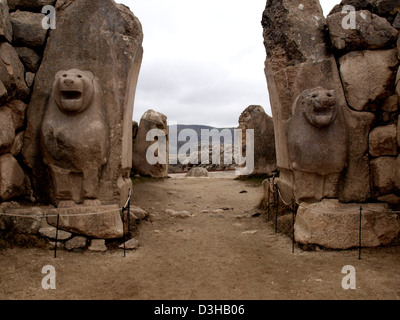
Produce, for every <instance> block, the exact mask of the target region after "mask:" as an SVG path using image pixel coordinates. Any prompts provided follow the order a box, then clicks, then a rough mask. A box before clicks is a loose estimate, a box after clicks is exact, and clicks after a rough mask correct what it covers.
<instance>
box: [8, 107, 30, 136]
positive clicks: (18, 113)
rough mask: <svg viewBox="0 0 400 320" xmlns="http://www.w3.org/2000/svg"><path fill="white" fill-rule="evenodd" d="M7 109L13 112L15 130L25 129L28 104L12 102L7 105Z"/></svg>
mask: <svg viewBox="0 0 400 320" xmlns="http://www.w3.org/2000/svg"><path fill="white" fill-rule="evenodd" d="M7 108H9V109H10V110H11V111H12V117H13V121H14V126H15V130H19V129H21V128H22V127H24V126H25V114H26V108H27V104H26V103H24V102H23V101H21V100H12V101H10V102H9V103H7Z"/></svg>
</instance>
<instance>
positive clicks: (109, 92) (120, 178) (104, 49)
mask: <svg viewBox="0 0 400 320" xmlns="http://www.w3.org/2000/svg"><path fill="white" fill-rule="evenodd" d="M56 9H57V29H56V30H51V32H50V35H49V37H48V39H47V44H46V50H45V54H44V57H43V61H42V64H41V67H40V69H39V71H38V73H37V74H36V78H35V84H34V88H33V93H32V98H31V101H30V104H29V106H28V114H27V118H28V124H27V130H26V132H25V142H24V148H23V156H24V161H25V162H26V164H27V165H28V166H29V167H30V168H32V171H33V179H32V180H33V188H34V192H35V195H36V196H37V197H39V198H41V199H44V200H48V199H50V200H51V199H52V198H53V199H54V190H52V189H51V188H50V190H49V188H48V185H49V181H50V180H51V178H50V175H49V172H48V170H47V167H46V166H45V165H44V163H43V161H42V159H41V157H42V155H41V153H40V147H39V146H40V136H41V127H42V122H43V118H44V115H45V112H46V108H47V106H48V101H49V97H50V94H51V91H52V86H53V83H54V79H55V75H56V74H57V73H58V72H59V71H60V70H70V69H79V70H82V71H90V72H91V73H92V74H93V75H94V76H95V77H96V79H97V81H98V83H99V84H100V86H101V89H102V91H103V98H102V102H103V104H104V106H105V108H106V110H105V113H106V119H107V121H108V125H109V129H110V131H109V132H110V135H109V137H108V139H109V145H110V149H109V158H108V161H107V164H106V165H105V166H104V167H103V169H102V176H101V177H100V180H99V186H98V192H97V196H96V198H97V199H99V200H101V201H102V202H104V203H118V204H119V205H120V206H122V205H123V204H124V203H125V202H126V199H127V197H128V191H129V189H130V188H131V187H132V182H131V180H130V179H129V175H130V171H131V167H132V115H133V105H134V97H135V90H136V84H137V79H138V75H139V70H140V65H141V61H142V54H143V49H142V41H143V33H142V28H141V24H140V22H139V20H138V19H137V18H136V17H135V16H134V15H133V14H132V12H130V11H129V9H128V8H127V7H125V6H123V5H120V4H116V3H115V2H114V1H112V0H98V1H90V0H76V1H70V0H67V1H62V3H61V4H60V5H57V7H56ZM77 26H79V32H71V30H76V28H77ZM85 125H87V124H86V123H83V124H78V123H77V127H79V126H85ZM46 190H49V192H48V191H46Z"/></svg>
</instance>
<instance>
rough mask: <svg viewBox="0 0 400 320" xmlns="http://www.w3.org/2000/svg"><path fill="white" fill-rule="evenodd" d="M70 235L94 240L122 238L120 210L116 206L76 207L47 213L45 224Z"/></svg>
mask: <svg viewBox="0 0 400 320" xmlns="http://www.w3.org/2000/svg"><path fill="white" fill-rule="evenodd" d="M57 215H60V219H59V228H60V229H62V230H64V231H68V232H71V233H75V234H79V235H83V236H87V237H92V238H96V239H118V238H122V236H123V226H122V219H121V210H119V209H118V206H116V205H115V206H114V205H113V206H96V207H90V206H76V207H71V208H62V209H60V208H58V209H53V210H50V211H49V217H47V222H48V223H49V224H50V225H52V226H54V227H55V226H57Z"/></svg>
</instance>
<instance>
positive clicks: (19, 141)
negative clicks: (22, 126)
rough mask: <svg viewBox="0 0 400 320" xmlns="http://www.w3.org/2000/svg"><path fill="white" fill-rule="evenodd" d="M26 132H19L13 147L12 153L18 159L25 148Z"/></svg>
mask: <svg viewBox="0 0 400 320" xmlns="http://www.w3.org/2000/svg"><path fill="white" fill-rule="evenodd" d="M24 133H25V132H24V131H21V132H18V133H17V135H16V136H15V139H14V143H13V144H12V146H11V149H10V153H11V154H12V155H13V156H14V157H16V156H18V155H19V154H20V153H21V151H22V147H23V146H24Z"/></svg>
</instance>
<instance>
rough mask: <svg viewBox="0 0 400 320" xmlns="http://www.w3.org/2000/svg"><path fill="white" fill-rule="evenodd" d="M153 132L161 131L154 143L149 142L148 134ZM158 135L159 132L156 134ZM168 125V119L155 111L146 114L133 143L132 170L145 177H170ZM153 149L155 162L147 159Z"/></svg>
mask: <svg viewBox="0 0 400 320" xmlns="http://www.w3.org/2000/svg"><path fill="white" fill-rule="evenodd" d="M151 130H159V132H158V135H157V136H156V137H155V140H154V141H147V134H148V133H149V132H150V131H151ZM155 133H157V132H155ZM168 134H169V131H168V124H167V117H166V116H165V115H164V114H162V113H159V112H156V111H154V110H148V111H147V112H145V113H144V114H143V116H142V118H141V120H140V124H139V129H138V132H137V135H136V137H135V140H134V141H133V162H132V170H133V172H135V173H139V174H141V175H143V176H149V177H152V178H165V177H167V176H168V162H169V161H168V160H169V159H168V149H169V139H168ZM150 147H151V148H152V150H153V152H152V153H151V156H153V155H154V158H155V159H154V162H157V163H152V162H153V161H149V159H147V151H148V150H150V149H149V148H150Z"/></svg>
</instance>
